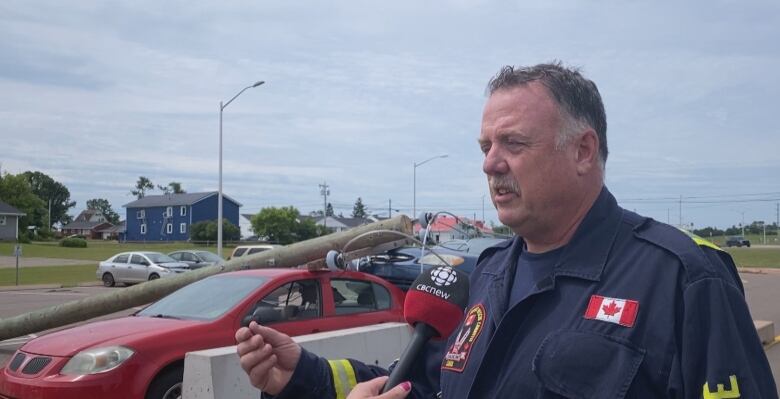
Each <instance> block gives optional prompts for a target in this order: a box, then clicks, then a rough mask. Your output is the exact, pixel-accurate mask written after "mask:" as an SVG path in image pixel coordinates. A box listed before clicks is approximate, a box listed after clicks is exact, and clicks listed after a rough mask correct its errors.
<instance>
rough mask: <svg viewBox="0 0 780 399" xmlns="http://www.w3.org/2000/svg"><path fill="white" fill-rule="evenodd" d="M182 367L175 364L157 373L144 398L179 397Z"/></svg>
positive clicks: (163, 398)
mask: <svg viewBox="0 0 780 399" xmlns="http://www.w3.org/2000/svg"><path fill="white" fill-rule="evenodd" d="M183 379H184V368H183V367H181V366H177V367H174V368H171V369H168V370H166V371H165V372H163V373H162V374H160V375H158V376H157V377H156V378H155V379H154V381H152V383H151V384H150V385H149V389H148V390H147V391H146V399H181V397H182V395H181V387H182V380H183Z"/></svg>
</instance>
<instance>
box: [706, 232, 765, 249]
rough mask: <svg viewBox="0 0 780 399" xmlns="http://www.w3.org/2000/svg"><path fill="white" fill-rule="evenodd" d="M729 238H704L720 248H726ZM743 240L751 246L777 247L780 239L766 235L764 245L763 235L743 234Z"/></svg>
mask: <svg viewBox="0 0 780 399" xmlns="http://www.w3.org/2000/svg"><path fill="white" fill-rule="evenodd" d="M728 237H729V236H714V237H704V236H703V238H706V239H708V240H710V241H712V242H714V243H715V244H717V245H720V246H722V247H724V246H726V238H728ZM745 238H747V239H748V240H750V244H751V245H777V246H780V239H778V237H777V236H776V235H770V234H767V235H766V243H764V235H763V234H745Z"/></svg>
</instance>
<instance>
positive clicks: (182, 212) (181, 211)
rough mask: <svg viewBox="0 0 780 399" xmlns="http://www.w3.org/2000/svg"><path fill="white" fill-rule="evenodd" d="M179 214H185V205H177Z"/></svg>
mask: <svg viewBox="0 0 780 399" xmlns="http://www.w3.org/2000/svg"><path fill="white" fill-rule="evenodd" d="M179 216H187V207H186V206H180V207H179Z"/></svg>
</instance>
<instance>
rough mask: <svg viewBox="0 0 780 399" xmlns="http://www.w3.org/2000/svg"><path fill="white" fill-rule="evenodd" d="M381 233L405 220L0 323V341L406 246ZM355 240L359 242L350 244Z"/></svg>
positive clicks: (400, 227) (408, 230)
mask: <svg viewBox="0 0 780 399" xmlns="http://www.w3.org/2000/svg"><path fill="white" fill-rule="evenodd" d="M383 230H384V231H383ZM387 230H393V231H397V232H400V233H403V234H407V235H411V234H412V221H411V220H410V219H409V218H408V217H407V216H405V215H398V216H396V217H394V218H392V219H388V220H384V221H381V222H376V223H371V224H367V225H363V226H359V227H355V228H354V229H350V230H347V231H342V232H338V233H334V234H328V235H325V236H322V237H317V238H313V239H311V240H306V241H301V242H298V243H295V244H290V245H287V246H284V247H279V248H274V249H271V250H268V251H263V252H260V253H257V254H254V255H249V256H246V257H240V258H236V259H232V260H230V261H228V262H226V263H225V264H224V266H221V267H216V266H210V267H204V268H201V269H198V270H193V271H189V272H186V273H181V274H178V275H176V276H173V277H168V278H162V279H158V280H152V281H147V282H145V283H143V284H138V285H135V286H132V287H128V288H124V289H121V290H113V291H112V292H108V293H105V294H100V295H95V296H92V297H89V298H84V299H79V300H76V301H71V302H66V303H63V304H60V305H54V306H50V307H48V308H44V309H40V310H36V311H33V312H29V313H25V314H22V315H19V316H14V317H10V318H7V319H3V320H0V341H2V340H5V339H8V338H13V337H19V336H22V335H25V334H30V333H34V332H38V331H43V330H48V329H50V328H55V327H61V326H65V325H67V324H71V323H75V322H79V321H84V320H88V319H91V318H93V317H97V316H103V315H107V314H111V313H114V312H118V311H120V310H124V309H129V308H131V307H134V306H141V305H145V304H147V303H150V302H154V301H156V300H158V299H160V298H162V297H164V296H166V295H168V294H170V293H171V292H173V291H176V290H177V289H179V288H181V287H184V286H185V285H188V284H190V283H193V282H195V281H198V280H201V279H204V278H206V277H209V276H212V275H215V274H219V273H224V272H230V271H236V270H243V269H262V268H270V267H298V266H302V265H306V264H312V263H316V262H318V261H320V260H322V259H324V258H325V255H326V254H327V253H328V251H330V250H339V251H341V250H343V249H344V246H345V245H346V244H347V243H349V242H351V241H353V240H354V241H353V242H352V243H351V244H350V247H349V248H348V252H347V255H348V256H349V255H350V254H351V255H352V256H365V255H367V254H371V253H380V252H384V251H386V250H388V249H390V248H394V247H399V246H401V245H404V244H406V243H407V239H405V238H404V237H403V236H402V235H400V234H393V233H389V232H387ZM364 233H365V235H364ZM361 235H363V236H362V237H360V238H358V239H356V238H357V237H358V236H361ZM323 263H324V262H323Z"/></svg>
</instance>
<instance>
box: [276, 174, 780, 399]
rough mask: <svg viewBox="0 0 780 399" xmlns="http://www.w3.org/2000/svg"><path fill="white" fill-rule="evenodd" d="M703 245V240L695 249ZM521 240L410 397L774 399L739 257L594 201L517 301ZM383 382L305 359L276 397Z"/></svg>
mask: <svg viewBox="0 0 780 399" xmlns="http://www.w3.org/2000/svg"><path fill="white" fill-rule="evenodd" d="M697 244H698V245H697ZM523 250H524V243H523V240H522V239H521V238H515V239H512V240H509V241H506V242H504V243H502V244H500V245H498V246H495V247H493V248H489V249H487V250H485V251H484V252H483V254H482V256H481V259H480V263H479V266H478V267H477V269H476V270H475V271H474V272H473V273H472V274H471V276H470V280H471V281H470V282H471V291H470V296H469V305H468V306H467V308H466V311H465V316H464V318H463V321H462V322H461V325H460V326H459V328H457V329H456V330H455V332H454V333H453V334H452V336H450V338H449V340H448V341H447V342H446V344H444V343H443V342H442V343H436V342H432V343H431V344H429V345H428V347H427V348H426V351H425V353H424V354H423V355H422V356H420V361H419V362H418V364H417V366H416V368H415V369H414V370H413V375H412V376H411V378H410V380H411V381H412V393H411V394H410V397H415V398H435V397H437V396H439V397H443V398H446V399H456V398H474V399H477V398H516V397H520V398H585V399H591V398H593V399H597V398H598V399H604V398H618V399H619V398H686V399H687V398H703V399H726V398H748V399H754V398H777V393H776V392H777V391H776V388H775V383H774V380H773V377H772V373H771V370H770V368H769V363H768V361H767V358H766V355H765V354H764V351H763V348H762V345H761V343H760V342H759V338H758V335H757V333H756V330H755V328H754V326H753V322H752V319H751V317H750V312H749V310H748V307H747V304H746V303H745V298H744V290H743V287H742V282H741V280H740V278H739V275H738V274H737V271H736V268H735V266H734V263H733V261H732V259H731V257H730V256H729V255H728V254H727V253H725V252H723V251H720V250H719V249H717V247H715V246H714V245H712V244H709V243H708V242H706V241H705V242H699V243H697V242H696V241H695V239H692V238H691V237H689V236H688V235H686V234H685V233H683V232H681V231H680V230H677V229H676V228H673V227H670V226H667V225H664V224H661V223H658V222H656V221H654V220H652V219H649V218H645V217H641V216H639V215H637V214H635V213H633V212H629V211H627V210H625V209H622V208H620V207H619V206H618V205H617V202H616V201H615V199H614V197H613V196H612V195H611V194H610V193H609V191H608V190H607V189H606V188H604V189H602V192H601V194H600V195H599V198H598V199H597V201H596V202H595V203H594V205H593V207H592V208H591V209H590V211H589V212H588V214H587V216H586V217H585V219H584V220H583V221H582V223H581V225H580V226H579V227H578V229H577V232H576V233H575V235H574V237H573V238H572V240H571V241H570V242H569V243H568V244H567V245H566V246H565V248H564V249H563V250H562V252H561V254H560V256H559V257H558V260H557V262H555V265H554V267H552V270H551V271H550V272H549V273H548V274H547V275H546V276H544V277H543V278H541V279H540V280H539V281H536V282H534V283H533V284H532V285H531V286H530V287H531V289H530V292H529V294H528V295H525V296H524V298H523V299H522V300H520V301H519V302H517V303H515V304H514V305H511V306H510V303H511V302H510V297H511V294H510V293H511V290H512V282H513V281H514V276H515V268H516V265H517V260H518V258H519V257H520V254H521V253H522V251H523ZM384 374H387V371H386V370H383V369H381V368H378V367H373V366H367V365H364V364H362V363H360V362H357V361H354V360H335V361H334V360H331V361H328V360H325V359H321V358H319V357H317V356H315V355H313V354H311V353H309V352H307V351H305V350H304V351H303V354H302V356H301V360H300V362H299V363H298V366H297V368H296V370H295V372H294V374H293V377H292V380H291V381H290V383H289V384H288V386H287V387H286V388H285V390H284V391H282V392H281V393H280V395H279V396H278V397H280V398H326V397H327V398H345V397H346V395H347V394H348V392H349V390H350V389H351V387H352V386H354V385H355V383H357V382H360V381H365V380H368V379H370V378H373V377H376V376H379V375H384Z"/></svg>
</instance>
